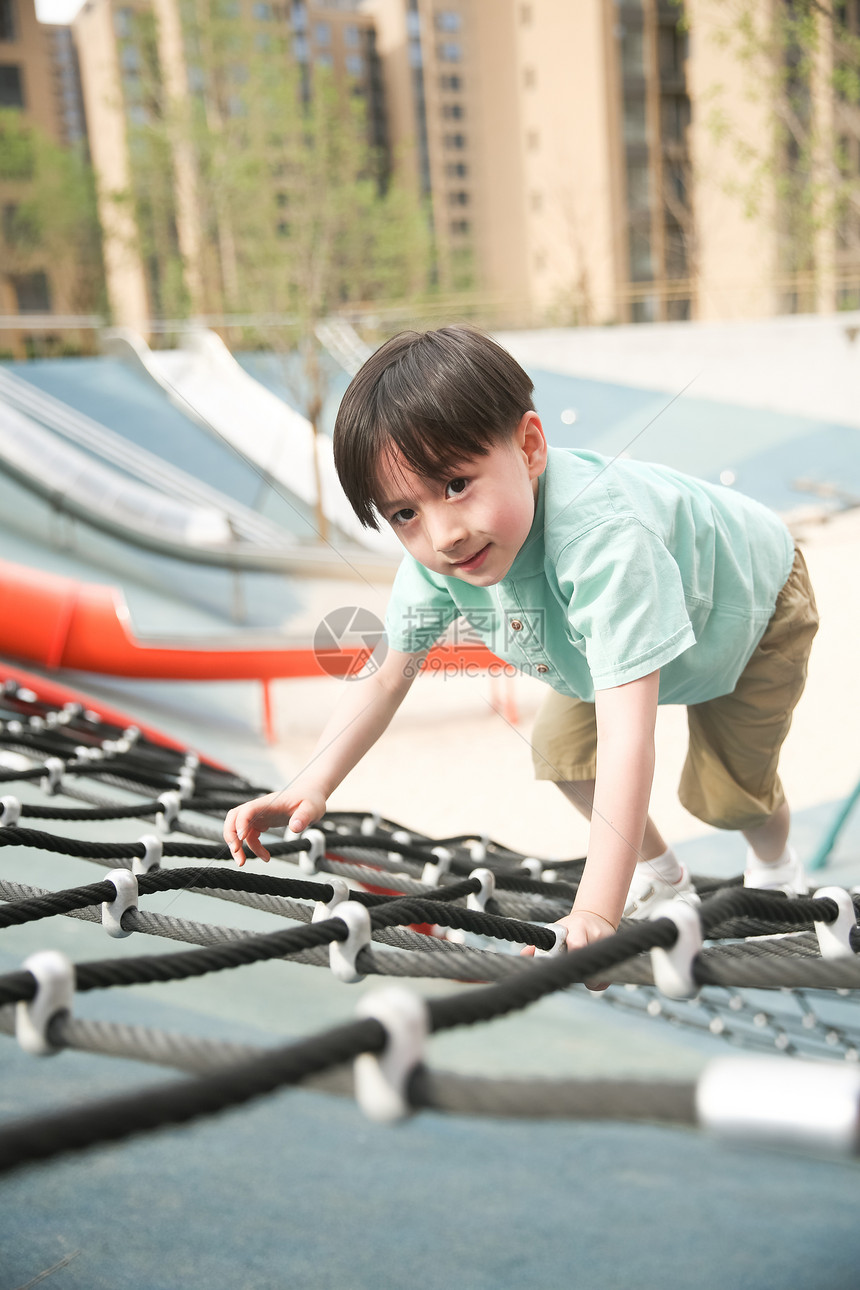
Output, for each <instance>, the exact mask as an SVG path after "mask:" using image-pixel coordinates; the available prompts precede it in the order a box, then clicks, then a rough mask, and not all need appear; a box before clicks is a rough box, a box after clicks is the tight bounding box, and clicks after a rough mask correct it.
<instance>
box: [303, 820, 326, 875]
mask: <svg viewBox="0 0 860 1290" xmlns="http://www.w3.org/2000/svg"><path fill="white" fill-rule="evenodd" d="M299 836H300V837H302V838H304V840H305V841H306V842H309V843H310V846H309V848H308V849H307V851H299V853H298V864H299V868H300V869H301V871H302V873H306V874H308V875H309V876H310V877H312V876H313V875H314V874H315V873H317V872H318V870H317V863H318V861H320V860H322V858H323V856H324V855H325V844H326V836H325V834H324V833H323V831H322V829H305V831H304V832H303V833H301V834H300V835H299Z"/></svg>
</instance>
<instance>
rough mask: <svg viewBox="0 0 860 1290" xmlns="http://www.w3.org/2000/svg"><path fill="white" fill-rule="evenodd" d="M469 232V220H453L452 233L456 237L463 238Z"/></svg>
mask: <svg viewBox="0 0 860 1290" xmlns="http://www.w3.org/2000/svg"><path fill="white" fill-rule="evenodd" d="M468 231H469V221H468V220H467V219H453V220H451V232H452V233H453V234H454V236H455V237H462V236H463V235H464V234H465V233H468Z"/></svg>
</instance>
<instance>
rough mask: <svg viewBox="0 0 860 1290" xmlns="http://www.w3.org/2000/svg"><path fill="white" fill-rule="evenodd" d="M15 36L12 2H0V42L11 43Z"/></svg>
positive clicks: (2, 0)
mask: <svg viewBox="0 0 860 1290" xmlns="http://www.w3.org/2000/svg"><path fill="white" fill-rule="evenodd" d="M16 35H17V33H16V31H15V6H14V4H13V2H12V0H0V40H5V41H9V42H10V43H11V42H12V41H13V40H15V39H16Z"/></svg>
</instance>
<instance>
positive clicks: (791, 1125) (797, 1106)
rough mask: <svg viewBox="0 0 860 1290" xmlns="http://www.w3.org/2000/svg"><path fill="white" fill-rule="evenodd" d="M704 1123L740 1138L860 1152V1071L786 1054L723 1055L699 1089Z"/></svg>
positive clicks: (699, 1109)
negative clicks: (790, 1058) (859, 1148)
mask: <svg viewBox="0 0 860 1290" xmlns="http://www.w3.org/2000/svg"><path fill="white" fill-rule="evenodd" d="M696 1111H697V1114H698V1118H699V1123H700V1124H701V1125H702V1126H703V1127H704V1128H706V1129H711V1130H713V1131H714V1132H715V1133H718V1134H719V1135H720V1136H721V1137H724V1138H729V1139H732V1140H734V1141H740V1142H743V1143H744V1145H746V1144H747V1143H749V1142H756V1143H763V1144H765V1145H770V1146H774V1145H775V1146H781V1147H789V1148H791V1147H794V1148H800V1149H801V1150H804V1151H809V1150H812V1151H827V1152H832V1153H834V1154H837V1155H843V1156H852V1155H855V1154H856V1152H857V1145H858V1142H857V1136H858V1135H857V1125H858V1123H860V1069H858V1068H857V1067H856V1066H845V1065H839V1066H836V1065H834V1064H833V1063H831V1062H822V1061H819V1062H787V1061H786V1060H785V1058H784V1057H718V1058H716V1059H715V1060H714V1061H711V1062H709V1063H708V1065H707V1066H706V1067H705V1069H704V1071H703V1072H702V1074H701V1075H700V1077H699V1082H698V1085H697V1087H696Z"/></svg>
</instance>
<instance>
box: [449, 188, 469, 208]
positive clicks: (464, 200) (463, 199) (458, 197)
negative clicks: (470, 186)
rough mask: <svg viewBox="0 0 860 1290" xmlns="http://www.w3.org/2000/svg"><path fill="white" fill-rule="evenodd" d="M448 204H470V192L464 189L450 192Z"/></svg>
mask: <svg viewBox="0 0 860 1290" xmlns="http://www.w3.org/2000/svg"><path fill="white" fill-rule="evenodd" d="M448 205H449V206H468V205H469V194H468V193H465V192H463V191H462V189H461V190H460V191H459V192H453V193H449V194H448Z"/></svg>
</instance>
